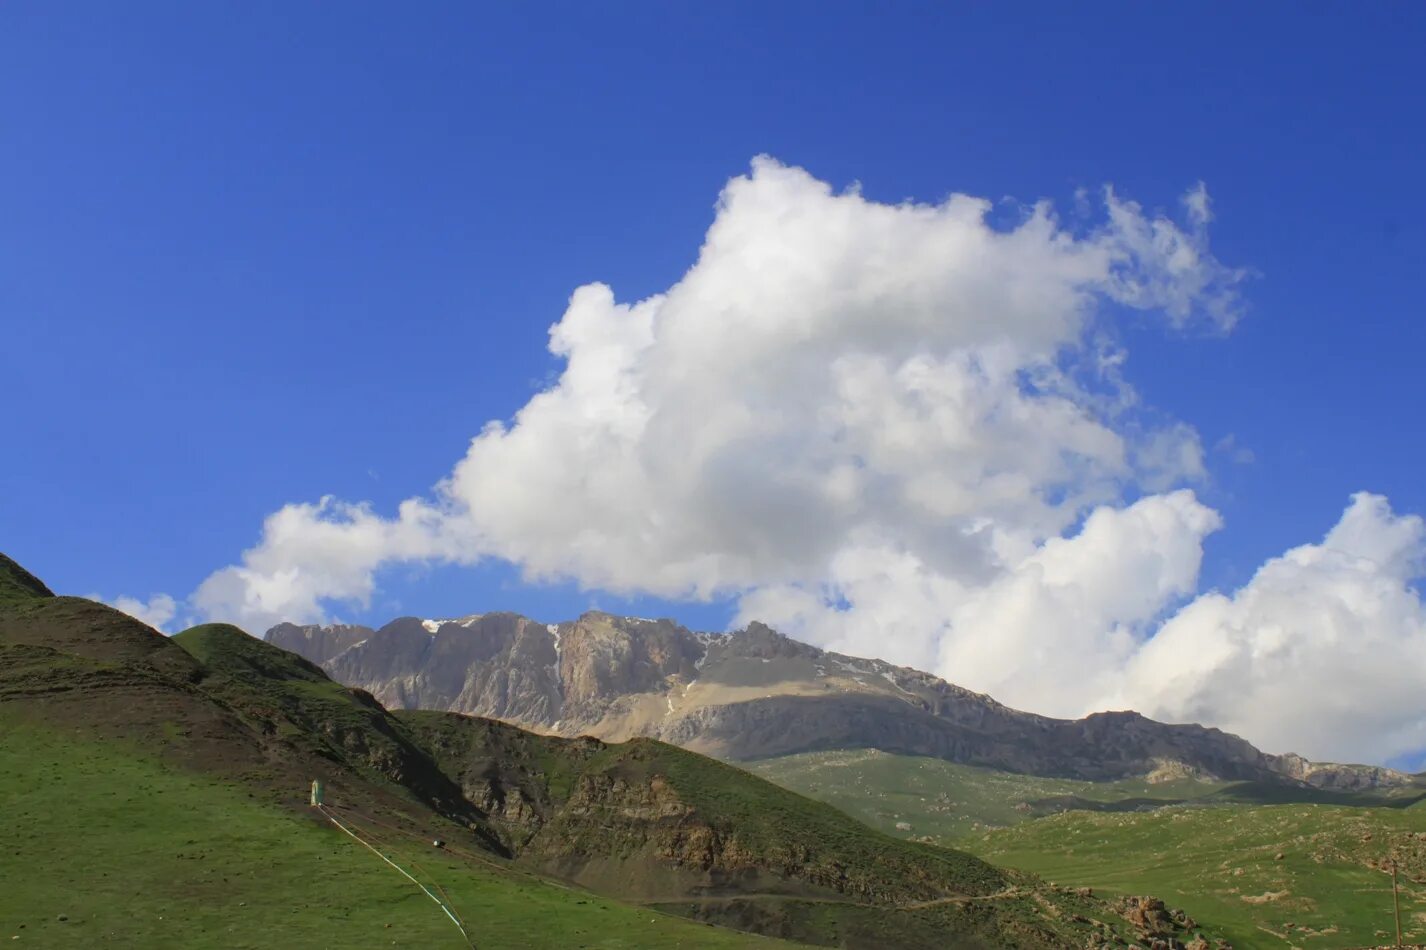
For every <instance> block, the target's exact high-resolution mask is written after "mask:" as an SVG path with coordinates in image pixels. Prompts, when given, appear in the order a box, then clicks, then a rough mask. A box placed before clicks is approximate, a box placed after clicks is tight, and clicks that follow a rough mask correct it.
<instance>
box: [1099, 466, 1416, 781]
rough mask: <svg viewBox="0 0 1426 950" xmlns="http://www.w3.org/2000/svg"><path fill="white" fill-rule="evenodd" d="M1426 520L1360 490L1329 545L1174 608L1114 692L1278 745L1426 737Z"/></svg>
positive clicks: (1110, 699)
mask: <svg viewBox="0 0 1426 950" xmlns="http://www.w3.org/2000/svg"><path fill="white" fill-rule="evenodd" d="M1423 565H1426V527H1423V523H1422V520H1421V518H1419V517H1416V516H1401V515H1396V514H1394V513H1393V512H1392V510H1391V507H1390V505H1389V504H1388V503H1387V500H1386V499H1385V498H1382V497H1381V496H1379V495H1371V494H1367V493H1360V494H1357V495H1355V496H1354V497H1353V498H1352V502H1351V505H1350V506H1349V507H1348V508H1347V510H1346V511H1345V512H1344V513H1343V515H1342V518H1341V520H1340V521H1339V522H1338V523H1337V525H1336V526H1335V527H1334V528H1332V530H1331V531H1329V532H1328V533H1327V536H1326V537H1325V538H1323V540H1322V541H1321V542H1320V543H1318V544H1304V545H1302V546H1301V547H1297V548H1293V549H1292V550H1290V551H1288V552H1286V553H1285V554H1283V555H1282V556H1281V557H1276V558H1273V559H1272V560H1270V561H1268V562H1267V563H1266V564H1264V565H1263V566H1262V567H1261V568H1259V569H1258V571H1257V573H1256V574H1255V575H1254V576H1253V578H1252V580H1250V581H1249V582H1248V583H1247V584H1246V585H1244V586H1243V587H1242V588H1241V589H1240V590H1237V591H1235V592H1233V593H1232V594H1231V595H1225V594H1220V593H1209V594H1205V595H1203V596H1202V597H1199V598H1198V599H1196V600H1194V601H1193V602H1192V603H1190V604H1188V605H1187V606H1185V607H1184V608H1183V609H1182V610H1180V611H1179V612H1178V613H1176V614H1175V615H1174V616H1173V617H1172V618H1171V619H1169V620H1168V622H1167V623H1165V624H1164V625H1163V627H1162V628H1161V629H1160V630H1159V631H1158V633H1157V634H1156V635H1155V636H1154V637H1153V639H1151V640H1149V641H1148V642H1146V643H1145V644H1144V645H1143V646H1142V648H1141V649H1139V650H1138V651H1137V652H1136V653H1135V655H1134V656H1133V657H1132V658H1131V659H1130V661H1129V662H1128V663H1125V664H1123V666H1122V672H1123V676H1122V678H1121V685H1120V687H1119V689H1118V691H1117V692H1116V693H1114V694H1112V695H1110V696H1107V697H1106V702H1107V704H1110V705H1115V706H1130V707H1134V708H1137V709H1139V710H1141V711H1143V712H1145V713H1146V714H1149V715H1155V716H1159V717H1162V718H1168V719H1173V720H1184V721H1199V720H1208V721H1211V722H1213V723H1215V724H1217V725H1219V726H1222V727H1223V728H1225V729H1228V730H1229V731H1232V732H1236V733H1238V734H1240V735H1244V736H1249V737H1251V738H1252V739H1253V740H1254V741H1256V742H1258V743H1260V744H1262V745H1264V746H1265V747H1267V748H1270V749H1279V750H1284V749H1289V748H1290V749H1293V750H1295V751H1297V752H1300V753H1302V754H1303V755H1307V756H1309V757H1317V758H1325V759H1331V760H1338V761H1340V760H1362V759H1365V760H1367V761H1385V760H1386V759H1388V758H1391V757H1392V756H1396V755H1400V754H1403V753H1407V752H1415V751H1418V750H1421V749H1423V748H1426V704H1423V703H1422V696H1423V695H1426V609H1423V605H1422V603H1421V596H1420V594H1419V592H1418V591H1417V590H1416V589H1415V587H1414V586H1413V582H1414V581H1416V580H1417V579H1419V578H1420V577H1421V576H1422V573H1423Z"/></svg>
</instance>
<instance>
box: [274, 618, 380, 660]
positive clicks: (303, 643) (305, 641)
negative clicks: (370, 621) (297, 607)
mask: <svg viewBox="0 0 1426 950" xmlns="http://www.w3.org/2000/svg"><path fill="white" fill-rule="evenodd" d="M375 632H376V631H374V630H372V629H371V628H370V627H361V626H349V625H347V624H341V623H337V624H331V625H329V626H325V627H324V626H321V625H319V624H307V625H305V626H300V627H299V626H298V625H297V624H293V623H280V624H278V625H277V626H275V627H273V628H272V629H271V630H269V631H268V632H267V638H266V639H267V642H268V643H271V644H272V645H273V646H278V647H282V649H284V650H288V651H291V652H292V653H296V654H298V655H300V656H304V657H306V658H307V659H309V660H311V661H312V662H313V663H316V664H317V665H318V666H322V665H324V664H326V663H328V662H330V661H331V660H333V659H335V658H336V656H337V655H338V654H339V653H341V652H342V651H343V650H346V649H348V648H350V647H354V646H356V645H357V644H358V643H362V642H364V641H365V640H366V639H367V638H368V637H370V636H371V635H372V634H373V633H375Z"/></svg>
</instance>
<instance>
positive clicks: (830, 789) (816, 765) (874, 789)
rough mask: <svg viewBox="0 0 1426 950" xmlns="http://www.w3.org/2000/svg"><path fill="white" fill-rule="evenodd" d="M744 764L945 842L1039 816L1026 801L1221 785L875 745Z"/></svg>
mask: <svg viewBox="0 0 1426 950" xmlns="http://www.w3.org/2000/svg"><path fill="white" fill-rule="evenodd" d="M745 767H746V768H747V769H748V770H749V771H751V772H753V773H754V774H757V775H760V776H762V777H763V778H765V779H768V780H769V781H772V782H776V783H777V784H779V785H782V786H783V787H785V788H790V789H794V790H796V791H798V792H801V793H802V794H804V795H809V796H811V797H813V798H817V799H820V800H821V801H824V802H827V803H828V804H830V805H834V806H836V807H838V808H840V809H842V810H843V811H846V812H847V813H848V814H852V815H855V816H856V817H857V818H859V819H861V820H862V821H864V822H866V823H867V824H869V825H871V826H872V827H873V828H878V829H880V830H882V831H885V832H887V833H889V834H895V835H897V836H899V837H903V838H905V837H918V838H919V837H923V836H924V837H929V838H932V839H934V840H935V841H936V842H937V843H942V844H946V843H952V842H954V841H956V840H957V839H959V838H962V837H965V836H967V835H970V834H975V833H979V832H981V831H983V830H986V829H987V828H998V827H1004V826H1007V825H1014V824H1018V823H1020V822H1022V821H1025V820H1027V819H1029V818H1033V817H1035V814H1036V809H1035V808H1033V807H1032V806H1030V805H1029V804H1028V803H1030V802H1035V801H1039V800H1043V799H1050V798H1055V797H1061V796H1078V797H1080V798H1083V799H1086V800H1089V801H1098V802H1111V801H1115V800H1121V799H1130V798H1145V799H1180V798H1188V797H1196V796H1200V795H1206V794H1212V793H1214V792H1216V791H1218V790H1219V789H1221V788H1222V787H1223V786H1221V785H1216V784H1210V783H1206V782H1197V781H1193V780H1191V779H1186V780H1182V781H1176V782H1166V783H1160V784H1152V785H1151V784H1149V783H1147V782H1143V781H1139V780H1133V779H1128V780H1124V781H1119V782H1081V781H1075V780H1071V779H1055V778H1040V777H1037V776H1033V775H1014V774H1011V773H1009V772H997V771H995V770H993V769H984V768H978V767H976V766H971V765H959V764H957V763H954V762H946V761H944V760H942V759H933V758H926V757H923V756H912V755H895V754H892V753H889V752H879V751H877V750H875V749H854V750H844V751H835V752H808V753H803V754H801V755H790V756H785V757H782V758H776V759H765V760H763V761H759V762H749V763H745ZM898 822H905V823H907V824H910V825H911V829H910V830H909V831H907V830H904V829H897V827H896V825H897V823H898Z"/></svg>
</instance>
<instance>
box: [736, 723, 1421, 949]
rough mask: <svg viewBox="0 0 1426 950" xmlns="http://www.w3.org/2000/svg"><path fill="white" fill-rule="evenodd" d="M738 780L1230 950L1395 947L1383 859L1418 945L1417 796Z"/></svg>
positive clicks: (862, 776)
mask: <svg viewBox="0 0 1426 950" xmlns="http://www.w3.org/2000/svg"><path fill="white" fill-rule="evenodd" d="M749 767H750V768H751V769H753V770H754V771H756V772H757V773H758V774H760V775H763V776H764V777H767V778H769V779H771V780H773V781H776V782H778V783H780V784H784V785H786V786H787V787H789V788H794V789H797V790H799V791H801V792H803V793H804V794H807V795H811V796H814V797H817V798H820V799H822V800H823V801H826V802H828V803H830V804H833V805H836V806H838V807H840V808H843V809H844V810H846V811H847V812H849V813H850V814H853V815H856V816H857V817H858V818H861V819H862V820H863V821H865V822H867V823H868V824H870V825H872V826H873V827H877V828H881V829H882V830H884V831H888V832H890V833H892V834H898V835H901V836H903V837H910V838H914V837H922V836H924V837H926V838H929V839H931V840H934V841H936V842H939V843H944V844H948V845H954V846H955V847H958V848H962V849H964V850H967V851H970V852H972V853H975V854H977V855H979V856H981V857H983V858H985V859H986V860H988V861H991V862H993V863H995V864H998V865H1002V866H1010V867H1018V868H1022V869H1025V870H1029V871H1034V872H1036V873H1038V874H1042V875H1044V876H1045V877H1046V878H1048V879H1049V880H1052V881H1054V882H1056V883H1058V884H1062V885H1067V886H1076V887H1079V886H1085V887H1092V888H1095V889H1097V890H1104V891H1108V892H1116V893H1121V894H1132V893H1152V894H1155V895H1158V896H1160V897H1162V898H1164V899H1166V900H1168V901H1169V902H1170V903H1171V904H1174V905H1175V906H1179V907H1182V908H1183V909H1185V910H1187V911H1188V912H1189V913H1191V914H1193V915H1194V916H1196V917H1197V918H1199V919H1203V920H1211V921H1213V922H1214V923H1215V924H1221V925H1222V929H1223V932H1224V934H1225V935H1226V936H1227V937H1228V938H1229V939H1230V940H1232V942H1233V943H1234V944H1235V945H1236V946H1240V947H1259V946H1261V947H1282V946H1311V947H1320V948H1329V947H1358V946H1368V945H1375V944H1379V943H1382V942H1383V941H1384V939H1385V936H1386V935H1390V936H1391V938H1392V939H1394V925H1393V923H1392V919H1391V916H1390V914H1391V895H1390V878H1389V876H1388V875H1386V874H1385V873H1383V871H1382V870H1381V868H1382V867H1383V866H1384V861H1385V860H1386V859H1387V858H1388V857H1389V856H1392V855H1394V856H1395V857H1396V859H1397V861H1398V862H1399V866H1400V868H1401V870H1402V875H1403V876H1402V877H1401V885H1402V891H1401V894H1402V914H1403V925H1404V928H1405V930H1406V932H1407V934H1408V935H1411V937H1412V939H1414V940H1416V941H1417V942H1426V859H1423V854H1426V802H1422V801H1421V798H1422V792H1421V790H1420V789H1409V788H1406V789H1393V790H1387V791H1381V792H1333V791H1324V790H1320V789H1312V788H1300V787H1291V786H1285V785H1271V786H1269V785H1261V784H1257V783H1229V784H1225V783H1209V782H1198V781H1194V780H1190V779H1185V780H1179V781H1174V782H1167V783H1146V782H1142V781H1119V782H1077V781H1065V780H1058V779H1045V778H1038V777H1035V776H1024V775H1014V774H1010V773H1005V772H996V771H992V770H988V769H980V768H975V767H971V766H964V765H956V764H953V763H949V762H944V761H941V760H938V759H927V758H922V757H917V756H901V755H892V754H889V753H884V752H877V751H874V750H847V751H837V752H821V753H809V754H805V755H796V756H788V757H786V758H780V759H772V760H767V761H763V762H757V763H751V764H750V766H749ZM1176 802H1182V804H1175V803H1176ZM1058 812H1062V813H1058ZM898 825H900V827H898ZM1278 855H1281V858H1279V857H1278ZM1417 881H1421V882H1422V883H1420V884H1418V883H1416V882H1417Z"/></svg>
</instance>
